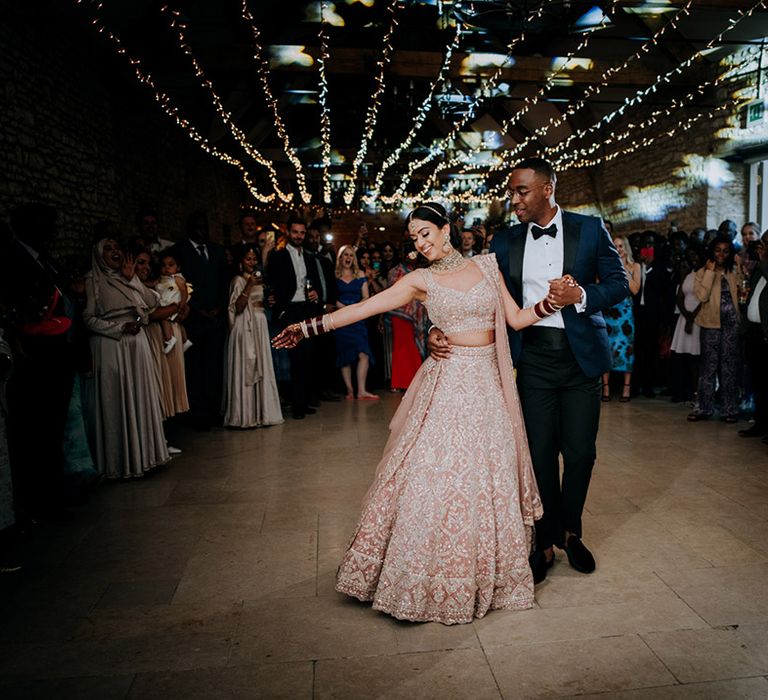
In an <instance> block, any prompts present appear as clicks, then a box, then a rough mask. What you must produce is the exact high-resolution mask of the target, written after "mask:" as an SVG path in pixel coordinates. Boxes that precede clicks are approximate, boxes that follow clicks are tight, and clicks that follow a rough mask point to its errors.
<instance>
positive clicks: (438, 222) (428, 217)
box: [405, 202, 461, 250]
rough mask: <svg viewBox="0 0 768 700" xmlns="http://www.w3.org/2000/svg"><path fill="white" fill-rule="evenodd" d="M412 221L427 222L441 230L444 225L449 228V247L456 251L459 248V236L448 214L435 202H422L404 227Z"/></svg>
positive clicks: (406, 220) (409, 216) (407, 219)
mask: <svg viewBox="0 0 768 700" xmlns="http://www.w3.org/2000/svg"><path fill="white" fill-rule="evenodd" d="M413 219H421V220H422V221H429V222H430V223H431V224H434V225H435V226H437V227H438V228H442V227H443V226H445V225H446V224H448V226H450V227H451V228H450V230H451V245H452V246H453V247H454V248H456V249H457V250H458V249H460V248H461V234H460V233H459V230H458V229H457V228H456V224H454V223H453V222H452V221H451V220H450V219H449V218H448V212H446V211H445V207H444V206H443V205H442V204H438V203H437V202H423V203H422V204H419V205H418V206H417V207H416V208H415V209H414V210H413V211H412V212H411V213H410V214H408V216H407V218H406V219H405V223H406V225H407V224H409V223H411V221H413Z"/></svg>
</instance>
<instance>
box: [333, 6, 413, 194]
mask: <svg viewBox="0 0 768 700" xmlns="http://www.w3.org/2000/svg"><path fill="white" fill-rule="evenodd" d="M401 7H402V5H401V4H400V0H392V1H391V2H390V4H389V5H388V6H387V12H389V14H390V18H389V27H388V28H387V32H386V34H385V35H384V39H383V48H382V52H381V58H380V59H379V60H378V61H377V62H376V66H377V68H378V69H379V70H378V73H377V74H376V87H375V89H374V91H373V96H372V98H371V102H370V104H369V105H368V111H367V112H366V115H365V126H364V127H363V136H362V139H361V141H360V147H359V148H358V150H357V155H356V156H355V159H354V160H353V161H352V172H351V173H350V180H349V186H348V187H347V191H346V192H345V193H344V203H345V204H346V205H347V206H349V205H350V204H352V200H353V199H354V196H355V190H356V188H357V173H358V170H359V169H360V166H361V165H362V163H363V161H364V160H365V155H366V153H368V145H369V144H370V142H371V139H372V138H373V131H374V129H375V128H376V117H377V116H378V113H379V106H380V105H381V96H382V94H383V93H384V83H385V73H386V68H387V66H388V65H389V62H390V61H391V60H392V37H393V35H394V33H395V29H396V27H397V24H398V22H397V14H398V10H399V9H400V8H401Z"/></svg>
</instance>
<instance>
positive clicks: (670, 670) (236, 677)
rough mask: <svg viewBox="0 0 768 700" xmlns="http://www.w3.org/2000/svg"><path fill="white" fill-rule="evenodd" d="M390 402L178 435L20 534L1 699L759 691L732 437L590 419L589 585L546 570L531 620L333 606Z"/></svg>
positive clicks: (750, 557) (0, 610)
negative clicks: (159, 455) (592, 565)
mask: <svg viewBox="0 0 768 700" xmlns="http://www.w3.org/2000/svg"><path fill="white" fill-rule="evenodd" d="M397 400H398V398H397V397H395V396H391V395H389V394H387V395H386V396H384V400H382V401H381V402H379V403H376V404H373V403H350V402H343V403H340V404H324V405H323V407H322V409H321V411H320V412H319V413H318V415H316V416H312V417H310V418H308V419H307V420H305V421H302V422H293V421H289V422H287V423H286V424H285V425H283V426H278V427H273V428H269V429H264V430H256V431H248V432H239V431H237V432H235V431H225V430H216V431H213V432H211V433H204V434H196V433H186V432H184V433H182V434H181V435H179V436H178V438H177V439H176V440H175V441H176V442H180V443H181V446H182V447H183V448H184V454H183V455H181V456H180V457H178V458H177V459H175V460H174V461H173V462H172V463H171V464H169V465H168V466H166V467H164V468H162V469H161V470H158V471H157V472H156V473H153V474H151V475H149V476H148V477H146V478H145V479H142V480H140V481H135V482H129V483H116V484H105V485H104V486H102V487H101V488H100V489H99V490H98V491H97V492H96V494H95V495H94V496H93V498H92V499H91V501H90V503H88V504H87V505H86V506H84V507H83V508H81V509H80V510H79V512H78V514H77V516H78V517H77V518H76V519H75V520H74V521H73V522H71V523H66V524H61V525H48V526H45V527H43V528H41V529H40V530H39V531H38V532H37V533H36V534H35V535H34V537H33V538H32V539H31V540H30V542H29V552H28V565H27V567H26V568H25V570H24V571H23V572H22V573H20V574H15V575H5V576H3V577H0V697H2V698H3V699H4V700H10V699H11V698H55V699H57V700H58V699H59V698H97V699H102V698H104V699H109V698H165V699H168V698H291V699H297V698H440V699H448V698H472V699H473V700H474V699H480V698H507V699H516V698H549V697H572V696H580V697H590V698H606V699H607V698H611V699H618V698H621V699H626V700H630V699H632V700H641V699H646V698H648V699H651V698H653V699H654V700H656V699H659V698H673V699H679V698H696V699H697V700H707V699H714V698H727V699H729V700H730V699H731V698H768V448H766V447H765V445H763V444H761V442H760V441H759V440H747V439H741V438H738V437H737V436H736V430H737V429H738V428H739V427H744V424H741V425H737V426H727V425H725V424H723V423H720V422H716V421H711V422H706V423H697V424H689V423H687V422H686V421H685V414H686V410H685V409H684V408H683V407H681V406H673V405H671V404H669V403H666V402H664V401H662V400H636V401H633V402H631V403H629V404H619V403H616V402H614V403H611V404H607V405H605V406H604V411H603V419H602V427H601V432H600V437H599V448H598V455H599V458H598V464H597V465H596V468H595V474H594V479H593V482H592V488H591V491H590V496H589V501H588V503H587V513H586V514H585V541H586V542H587V544H588V545H589V546H590V547H592V548H593V550H594V552H595V554H596V556H597V560H598V569H597V572H596V573H595V574H593V575H591V576H583V575H580V574H578V573H576V572H574V571H573V570H572V569H570V567H569V566H568V564H567V563H566V562H565V561H564V559H563V557H562V555H558V563H557V564H556V566H555V567H554V569H552V570H551V571H550V574H549V577H548V579H547V581H546V582H545V583H544V584H542V585H541V586H540V587H538V589H537V607H536V608H535V609H533V610H529V611H525V612H518V613H509V612H501V611H497V612H491V613H489V614H488V616H487V617H485V618H484V619H483V620H478V621H476V622H475V623H473V624H471V625H463V626H454V627H444V626H442V625H438V624H410V623H405V622H398V621H396V620H393V619H391V618H389V617H386V616H384V615H382V614H380V613H377V612H374V611H372V610H371V609H370V607H369V606H367V605H364V604H361V603H358V602H355V601H351V600H348V599H346V598H344V597H342V596H340V595H338V594H336V593H335V592H334V591H333V576H334V572H335V569H336V566H337V564H338V561H339V559H340V556H341V554H342V552H343V549H344V546H345V545H346V543H347V540H348V538H349V537H350V535H351V533H352V529H353V528H354V525H355V520H356V517H357V514H358V507H359V504H360V500H361V498H362V496H363V494H364V493H365V491H366V489H367V487H368V484H369V481H370V478H371V475H372V473H373V470H374V468H375V465H376V462H377V460H378V456H379V454H380V452H381V449H382V447H383V444H384V441H385V439H386V425H387V422H388V420H389V417H390V416H391V414H392V412H393V411H394V408H395V406H396V403H397ZM459 408H460V407H457V410H458V409H459Z"/></svg>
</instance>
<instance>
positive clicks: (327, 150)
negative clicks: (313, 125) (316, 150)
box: [317, 0, 331, 204]
mask: <svg viewBox="0 0 768 700" xmlns="http://www.w3.org/2000/svg"><path fill="white" fill-rule="evenodd" d="M327 10H328V3H327V1H326V0H320V34H319V37H318V38H319V43H320V55H319V56H318V59H317V67H318V74H319V80H320V90H319V93H318V98H317V99H318V102H319V104H320V143H321V156H320V158H321V162H322V165H323V202H324V203H325V204H330V203H331V174H330V172H329V170H330V167H331V111H330V109H329V108H328V76H327V75H326V72H325V69H326V63H327V62H328V58H329V56H330V54H329V53H328V25H327V22H326V19H325V14H326V11H327Z"/></svg>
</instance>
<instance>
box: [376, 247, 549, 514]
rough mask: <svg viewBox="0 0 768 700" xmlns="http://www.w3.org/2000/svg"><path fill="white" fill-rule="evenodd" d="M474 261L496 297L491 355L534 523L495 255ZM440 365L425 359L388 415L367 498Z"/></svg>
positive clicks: (412, 432) (402, 445)
mask: <svg viewBox="0 0 768 700" xmlns="http://www.w3.org/2000/svg"><path fill="white" fill-rule="evenodd" d="M473 260H474V262H475V263H476V264H477V266H478V267H479V268H480V270H481V271H482V273H483V275H485V277H486V278H487V279H488V281H489V283H490V284H491V285H492V287H493V289H495V290H496V292H497V302H496V355H497V360H498V365H499V373H500V375H501V386H502V393H503V394H504V400H505V402H506V405H507V412H508V414H509V439H510V440H512V441H513V442H514V443H515V445H516V448H517V449H516V450H515V452H516V455H517V464H516V465H515V466H516V469H517V482H518V488H519V499H520V511H521V513H522V516H523V522H524V524H525V525H526V526H529V527H530V526H533V524H534V521H535V520H538V519H539V518H541V516H542V514H543V508H542V505H541V499H540V498H539V489H538V487H537V485H536V477H535V476H534V473H533V465H532V463H531V455H530V452H529V450H528V438H527V437H526V434H525V423H524V422H523V414H522V411H521V409H520V399H519V398H518V395H517V386H516V384H515V377H514V370H513V368H512V355H511V352H510V349H509V338H508V337H507V323H506V318H505V316H504V309H503V307H502V301H501V287H500V285H501V284H502V282H501V280H500V276H499V269H498V266H497V264H496V256H495V254H493V253H491V254H489V255H483V256H477V257H475V258H473ZM443 369H444V367H443V363H442V362H440V361H435V360H432V359H431V358H427V360H426V361H425V362H424V364H422V366H421V367H420V368H419V371H418V372H417V373H416V375H415V376H414V378H413V381H412V382H411V385H410V387H409V388H408V391H407V392H406V393H405V395H404V396H403V400H402V401H401V402H400V406H399V407H398V409H397V411H396V412H395V415H394V416H393V417H392V421H391V422H390V424H389V430H390V434H389V439H388V440H387V444H386V445H385V447H384V454H383V456H382V458H381V461H380V462H379V464H378V466H377V467H376V474H375V478H374V481H373V484H372V485H371V488H370V489H369V491H368V494H367V495H366V498H365V501H366V502H367V501H368V499H369V498H370V496H371V494H372V493H373V492H374V491H375V490H376V489H377V488H378V486H379V485H380V484H382V483H385V482H386V481H388V480H389V479H390V478H391V476H392V474H393V473H394V472H395V471H396V470H397V469H398V467H399V466H400V464H401V463H402V461H403V459H404V458H405V456H406V455H407V454H408V452H409V450H410V449H411V447H412V446H413V443H414V442H415V440H416V438H417V437H418V434H419V431H420V429H421V425H422V423H423V416H424V414H425V412H426V411H428V410H429V406H430V404H431V401H432V396H433V394H434V390H435V387H436V386H437V382H438V381H439V379H440V374H441V373H442V371H443Z"/></svg>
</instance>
